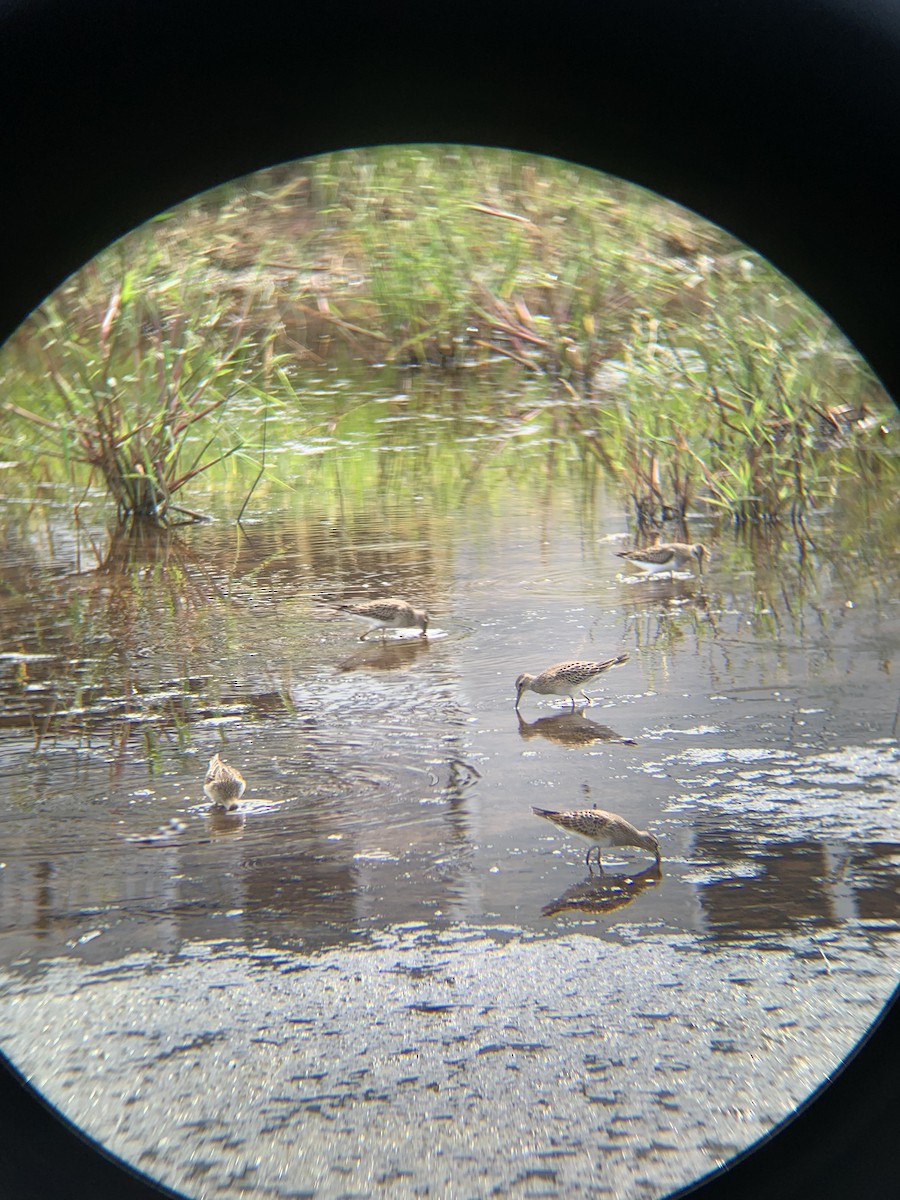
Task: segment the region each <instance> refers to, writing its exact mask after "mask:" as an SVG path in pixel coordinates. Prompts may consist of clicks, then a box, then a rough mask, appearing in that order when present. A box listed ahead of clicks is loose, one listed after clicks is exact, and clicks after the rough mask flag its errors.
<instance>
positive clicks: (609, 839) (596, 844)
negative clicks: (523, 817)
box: [531, 808, 660, 873]
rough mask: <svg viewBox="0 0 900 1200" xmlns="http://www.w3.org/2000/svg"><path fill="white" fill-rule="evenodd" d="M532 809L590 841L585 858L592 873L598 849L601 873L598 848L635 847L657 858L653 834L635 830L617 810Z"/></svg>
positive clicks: (561, 827)
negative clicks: (559, 810)
mask: <svg viewBox="0 0 900 1200" xmlns="http://www.w3.org/2000/svg"><path fill="white" fill-rule="evenodd" d="M531 811H532V812H533V813H535V815H536V816H538V817H544V818H545V819H546V820H548V821H552V822H553V824H554V825H558V826H559V827H560V829H565V830H566V831H567V832H568V833H577V834H578V836H579V837H582V838H584V839H585V841H588V842H590V843H591V844H590V846H588V851H587V854H586V855H585V856H584V861H585V863H586V865H587V869H588V870H589V871H591V872H592V873H593V868H592V867H591V852H592V851H594V850H596V851H597V866H598V867H599V868H600V871H601V873H602V871H603V863H602V862H601V861H600V849H601V847H603V848H605V849H609V848H610V847H611V846H636V847H637V848H638V849H639V850H647V851H649V853H650V854H653V855H655V856H656V861H657V862H659V861H660V853H659V842H657V840H656V838H655V837H654V836H653V834H652V833H647V832H645V831H644V830H642V829H635V827H634V826H633V825H632V824H631V822H630V821H626V820H625V818H624V817H620V816H618V815H617V814H616V813H611V812H603V810H602V809H599V808H580V809H576V810H575V811H574V812H551V811H550V809H547V808H532V810H531Z"/></svg>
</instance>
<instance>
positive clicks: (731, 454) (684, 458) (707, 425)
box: [0, 147, 896, 536]
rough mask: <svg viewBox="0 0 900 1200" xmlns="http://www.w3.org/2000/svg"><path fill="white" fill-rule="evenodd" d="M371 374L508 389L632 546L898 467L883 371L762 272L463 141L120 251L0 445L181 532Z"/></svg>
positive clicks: (656, 205) (290, 183) (736, 252)
mask: <svg viewBox="0 0 900 1200" xmlns="http://www.w3.org/2000/svg"><path fill="white" fill-rule="evenodd" d="M385 365H387V366H389V367H390V366H393V367H394V368H397V369H402V370H413V369H415V370H416V372H417V373H418V374H419V375H427V374H435V375H440V376H441V378H442V379H446V380H447V381H449V383H450V386H451V389H453V388H456V389H458V390H459V389H460V380H461V378H463V375H462V373H464V372H465V373H467V375H468V377H469V378H471V377H472V376H473V375H474V376H476V377H477V378H478V379H479V380H482V381H484V382H483V384H482V388H481V395H482V398H483V397H484V396H486V395H488V388H489V387H490V386H492V385H493V383H494V381H496V380H498V379H502V381H503V387H502V389H501V388H496V389H495V390H492V391H491V392H490V395H491V399H490V400H489V401H487V402H486V403H487V404H488V407H489V408H490V409H491V415H492V416H493V418H494V419H495V421H501V420H502V421H503V422H504V423H505V424H506V426H507V427H508V425H509V424H510V423H514V424H515V423H518V424H519V425H520V426H525V425H527V426H528V427H529V428H532V427H542V428H543V429H544V431H545V432H546V433H547V435H548V444H559V443H560V442H562V443H566V444H567V445H569V446H570V447H574V448H576V449H577V451H578V454H579V456H580V457H581V458H582V459H585V460H593V461H595V462H596V463H597V464H598V465H599V467H600V468H601V469H602V470H603V471H604V472H606V473H607V474H608V475H609V476H611V477H612V478H614V479H615V480H616V481H617V482H618V484H619V486H620V487H621V489H622V493H623V496H624V497H625V498H627V500H628V503H629V505H630V507H631V508H632V511H633V514H634V517H635V520H636V523H637V526H638V528H639V529H640V530H642V531H644V532H646V533H649V532H650V531H653V530H657V529H660V528H661V527H662V526H663V525H664V523H665V522H666V521H674V522H675V523H676V526H677V527H678V528H683V527H684V524H685V521H686V519H687V517H688V514H689V511H690V510H691V509H692V508H694V509H696V507H697V506H698V505H703V506H706V507H707V508H711V509H712V510H714V511H717V512H720V513H722V514H725V515H727V516H728V517H729V518H730V519H732V520H733V521H734V522H735V523H737V524H739V525H741V524H748V525H756V524H763V523H770V522H779V521H783V520H788V519H790V520H791V521H792V522H793V525H794V528H795V530H796V531H797V532H798V533H799V534H800V535H801V536H807V534H806V517H807V515H808V513H809V512H810V511H814V510H815V509H816V508H817V507H819V506H821V505H826V504H829V503H830V502H831V500H832V498H833V496H834V494H835V491H836V489H837V488H838V486H839V484H840V480H841V478H842V475H844V474H846V473H848V472H852V473H854V474H858V473H859V472H860V471H863V472H873V473H877V472H881V471H883V470H886V469H893V466H894V464H895V461H896V460H895V459H893V458H892V457H891V456H890V455H889V454H888V450H887V445H886V432H887V422H888V421H889V419H890V415H889V414H890V411H891V406H890V402H889V401H888V400H887V398H886V397H885V395H884V393H883V392H882V391H881V389H880V388H879V386H878V384H877V382H876V381H875V380H874V379H873V378H872V377H871V376H870V375H869V374H868V372H867V371H866V369H865V367H864V365H863V364H862V363H861V362H860V360H859V359H858V357H857V356H856V355H854V354H853V352H852V350H851V349H850V348H849V347H848V346H847V344H846V342H845V341H844V340H843V339H842V337H841V336H840V334H839V333H838V332H837V331H836V330H835V328H834V326H833V325H832V324H831V323H830V321H829V320H828V319H827V318H826V317H825V316H824V315H823V314H822V313H821V312H820V311H819V310H818V309H817V308H816V307H815V306H814V305H813V304H812V303H811V302H810V301H809V300H807V299H806V297H804V296H803V295H802V294H801V293H800V292H798V291H797V290H796V289H795V288H794V287H792V286H791V285H790V284H789V283H788V282H787V281H786V280H785V279H784V278H783V277H782V276H780V275H779V274H778V273H777V272H776V271H775V270H774V269H773V268H771V267H770V266H769V265H768V264H767V263H766V262H765V261H764V260H762V259H760V258H759V257H758V256H756V255H755V254H753V253H752V252H750V251H748V250H747V249H746V248H745V247H743V246H742V245H740V244H739V243H737V242H735V241H734V240H733V239H732V238H730V237H729V236H728V235H727V234H725V233H724V232H722V231H721V230H718V229H716V228H714V227H712V226H710V225H709V224H707V223H706V222H704V221H701V220H700V219H698V218H695V217H693V216H692V215H691V214H689V213H687V212H685V211H683V210H681V209H678V208H676V207H675V206H673V205H671V204H669V203H668V202H665V201H662V200H660V199H658V198H656V197H654V196H652V195H651V194H649V193H646V192H643V191H641V190H639V189H636V188H633V187H631V186H629V185H626V184H623V183H620V182H617V181H615V180H610V179H607V178H605V177H601V176H598V175H596V174H594V173H593V172H589V171H585V170H582V169H579V168H576V167H573V166H570V165H567V164H564V163H560V162H556V161H553V160H543V159H535V158H531V157H528V156H524V155H518V154H512V153H508V152H502V151H488V150H477V149H468V148H455V147H431V148H429V147H386V148H382V149H380V150H366V151H352V152H346V153H342V154H334V155H328V156H324V157H322V158H319V159H315V160H310V161H308V162H303V163H300V164H295V165H292V166H286V167H280V168H275V169H273V170H271V171H266V172H262V173H260V174H258V175H255V176H251V177H248V178H247V179H244V180H242V181H239V182H237V183H234V184H230V185H228V186H226V187H223V188H221V189H218V190H216V191H215V192H212V193H209V194H207V195H205V196H201V197H199V198H197V199H195V200H192V201H190V202H189V203H187V204H185V205H183V206H181V207H179V208H178V209H176V210H173V211H172V212H169V213H166V214H163V215H162V216H160V217H159V218H158V219H156V220H155V221H153V222H150V223H149V224H148V225H147V226H145V227H143V228H142V229H139V230H137V231H136V232H135V233H133V234H131V235H129V236H128V237H126V238H124V239H123V240H122V241H121V242H119V243H117V244H116V245H114V246H113V247H111V248H110V249H109V250H108V251H106V252H105V253H104V254H103V255H101V256H100V257H99V258H98V259H96V260H95V261H94V262H93V263H91V264H89V266H88V267H86V268H85V269H84V270H83V271H81V272H80V273H79V274H78V275H77V276H75V277H73V279H72V280H70V281H69V282H68V283H67V284H66V285H65V286H64V287H63V288H61V289H60V290H59V291H58V292H57V293H56V294H55V295H54V296H53V297H52V298H51V299H50V300H49V301H48V302H47V303H46V304H45V305H44V306H43V307H42V308H41V309H40V310H38V312H37V313H35V314H34V316H33V317H32V318H31V319H30V320H29V321H28V322H27V323H26V325H24V326H23V327H22V329H21V330H20V331H19V333H18V334H17V335H16V337H15V338H14V339H12V340H11V342H10V343H9V344H8V346H7V347H6V349H5V351H4V354H3V357H2V360H0V389H2V390H0V411H2V413H3V421H2V424H0V454H2V455H3V456H4V457H5V458H6V459H8V460H9V461H10V462H16V463H25V464H27V467H28V469H30V470H32V471H38V472H43V473H44V477H45V478H50V477H55V472H54V469H53V465H52V464H53V463H54V462H58V463H62V464H63V467H64V468H65V471H66V473H67V476H69V477H71V478H73V479H75V480H77V481H79V483H80V484H84V485H87V486H90V485H91V484H92V483H96V482H97V481H98V480H99V481H102V483H103V484H104V486H105V488H106V490H107V492H108V494H109V495H110V496H111V497H112V499H113V500H114V502H115V504H116V507H117V511H118V515H119V519H120V521H121V522H122V523H129V522H131V523H134V522H135V521H148V520H149V521H152V522H154V523H159V524H170V523H173V522H175V521H178V520H191V519H194V518H195V517H196V516H197V514H196V513H194V512H192V511H191V510H188V509H185V508H183V507H182V506H181V505H180V504H176V503H175V500H174V498H175V496H176V495H177V494H178V493H180V492H181V491H182V490H183V489H184V488H185V487H186V486H187V485H188V484H189V483H191V481H193V480H194V479H195V478H196V477H197V476H198V475H199V474H200V473H202V472H204V471H207V470H208V469H209V468H210V467H213V466H215V465H216V464H218V463H221V461H222V460H223V459H224V458H226V457H229V456H231V455H234V454H236V453H237V452H238V451H240V452H241V454H242V455H243V456H246V457H249V458H251V459H252V460H253V461H254V462H255V463H256V464H257V465H256V467H255V468H254V469H255V470H256V471H258V472H259V471H261V470H262V468H263V466H264V458H263V453H262V452H263V450H264V437H265V431H266V428H267V422H266V419H265V418H266V416H267V415H269V414H272V413H275V412H277V411H278V410H279V409H282V410H285V411H287V412H289V413H291V414H294V415H299V416H300V417H301V419H302V417H303V416H304V415H305V414H307V413H308V414H309V419H310V423H311V428H315V423H316V422H318V423H319V427H320V428H321V427H322V421H323V418H322V416H321V414H320V413H319V412H318V410H317V409H316V408H315V406H311V405H309V404H308V401H307V398H306V393H307V390H308V385H309V384H310V382H311V381H318V380H320V379H321V377H322V374H323V371H326V370H329V369H331V368H333V367H338V368H340V370H341V371H343V372H344V373H345V374H346V375H347V376H348V377H350V378H352V377H353V375H354V373H357V372H358V371H359V370H360V369H363V370H371V369H374V368H375V367H376V366H379V367H383V366H385ZM511 375H512V376H513V378H512V379H511ZM536 388H537V389H538V390H539V398H538V400H537V401H536ZM466 390H467V389H466V388H461V392H462V393H465V391H466ZM483 402H484V401H483ZM352 408H353V406H352V402H351V401H348V403H347V404H345V405H344V406H343V407H341V406H338V408H337V409H336V410H335V412H334V413H333V414H332V415H331V417H330V418H328V419H327V425H328V427H330V428H332V429H333V428H334V426H335V424H336V423H337V422H338V421H340V420H341V419H342V418H344V417H345V416H346V415H347V413H348V412H352ZM409 411H410V410H409V408H407V412H409ZM413 415H415V413H414V410H413ZM505 445H506V443H504V444H503V445H501V446H500V447H499V449H500V450H501V451H502V450H503V449H504V447H505ZM269 469H270V470H271V467H269Z"/></svg>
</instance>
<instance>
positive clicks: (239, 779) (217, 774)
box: [203, 754, 247, 811]
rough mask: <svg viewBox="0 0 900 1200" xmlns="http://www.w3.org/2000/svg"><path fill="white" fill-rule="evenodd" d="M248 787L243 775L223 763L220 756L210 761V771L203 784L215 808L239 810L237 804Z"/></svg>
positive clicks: (215, 755)
mask: <svg viewBox="0 0 900 1200" xmlns="http://www.w3.org/2000/svg"><path fill="white" fill-rule="evenodd" d="M246 786H247V784H246V781H245V780H244V777H243V775H242V774H241V773H240V771H237V770H235V768H234V767H229V765H228V763H226V762H222V760H221V758H219V756H218V754H214V755H213V756H212V758H211V759H210V760H209V770H208V771H207V772H206V779H205V780H204V783H203V790H204V792H206V794H207V796H209V798H210V800H212V802H213V808H224V809H225V810H226V811H227V810H228V809H232V808H237V802H238V800H240V798H241V796H243V794H244V788H245V787H246Z"/></svg>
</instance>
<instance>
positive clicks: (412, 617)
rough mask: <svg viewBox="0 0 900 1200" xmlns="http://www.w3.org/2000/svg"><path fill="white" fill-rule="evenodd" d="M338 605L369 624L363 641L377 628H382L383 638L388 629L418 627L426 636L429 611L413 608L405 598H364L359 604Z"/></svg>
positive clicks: (340, 608) (361, 637) (422, 634)
mask: <svg viewBox="0 0 900 1200" xmlns="http://www.w3.org/2000/svg"><path fill="white" fill-rule="evenodd" d="M337 607H338V610H339V611H340V612H344V613H347V615H348V616H351V617H356V618H358V619H359V620H360V621H365V622H366V624H367V625H368V626H369V628H368V629H367V630H366V632H365V633H361V634H360V636H359V640H360V641H361V642H364V641H365V640H366V638H367V637H368V636H369V634H370V633H371V632H372V631H373V630H375V629H380V630H381V636H382V638H383V637H384V631H385V630H386V629H417V628H418V629H421V631H422V633H421V636H422V637H425V633H426V630H427V629H428V613H427V612H425V610H424V609H421V608H413V606H412V605H411V604H407V602H406V601H405V600H394V599H390V598H389V599H385V600H363V601H362V602H361V603H359V604H339V605H338V606H337Z"/></svg>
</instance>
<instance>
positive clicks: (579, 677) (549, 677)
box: [516, 654, 628, 712]
mask: <svg viewBox="0 0 900 1200" xmlns="http://www.w3.org/2000/svg"><path fill="white" fill-rule="evenodd" d="M623 662H628V655H627V654H620V655H619V656H618V657H617V658H607V659H606V660H605V662H582V661H578V660H576V661H574V662H561V663H556V665H555V666H552V667H548V668H547V670H546V671H541V673H540V675H529V674H528V673H527V672H525V673H523V674H522V675H520V676H519V678H518V679H517V680H516V709H518V707H519V704H520V703H521V700H522V696H523V694H524V693H525V692H527V691H532V692H537V694H538V695H539V696H568V697H569V698H570V699H571V701H572V711H573V712H574V711H575V693H576V692H580V693H581V695H582V696H584V698H585V700H587V702H588V704H593V703H594V702H593V700H592V699H591V698H590V696H589V695H588V694H587V692H586V691H584V688H585V687H586V686H587V685H588V684H589V683H590V682H591V680H592V679H596V677H597V676H598V675H602V674H603V672H604V671H608V670H609V668H610V667H617V666H619V664H620V663H623Z"/></svg>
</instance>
